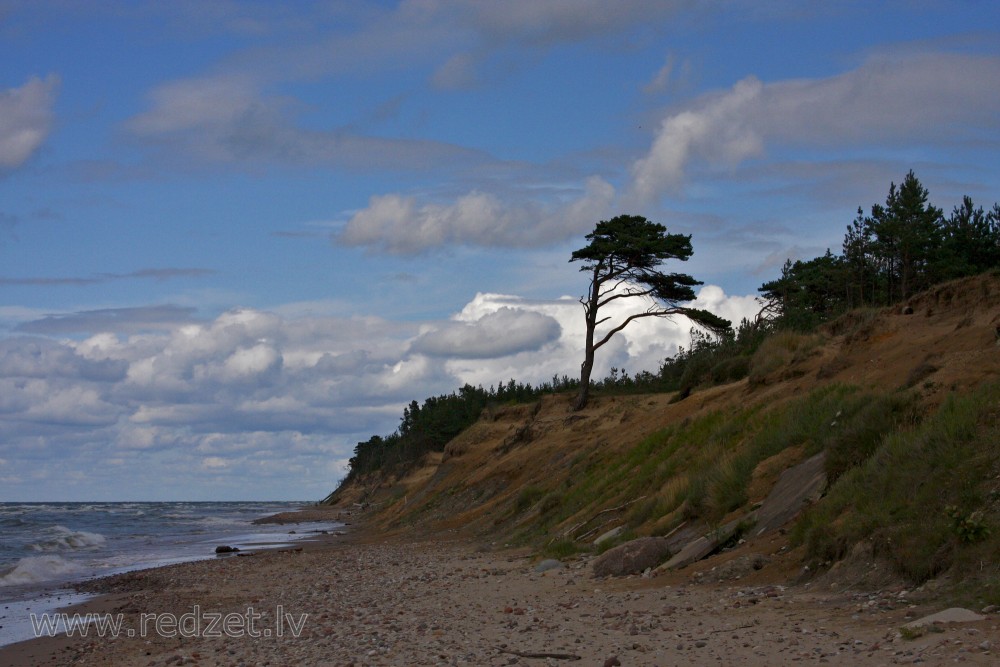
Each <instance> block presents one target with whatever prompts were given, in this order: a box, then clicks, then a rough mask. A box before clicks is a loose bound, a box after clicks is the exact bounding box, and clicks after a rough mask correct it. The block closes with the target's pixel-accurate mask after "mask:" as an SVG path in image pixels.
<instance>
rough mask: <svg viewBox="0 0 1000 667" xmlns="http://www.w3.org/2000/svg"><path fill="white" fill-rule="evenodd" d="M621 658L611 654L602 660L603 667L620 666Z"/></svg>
mask: <svg viewBox="0 0 1000 667" xmlns="http://www.w3.org/2000/svg"><path fill="white" fill-rule="evenodd" d="M621 664H622V663H621V660H619V659H618V656H617V655H613V656H611V657H610V658H608V659H607V660H605V661H604V667H621Z"/></svg>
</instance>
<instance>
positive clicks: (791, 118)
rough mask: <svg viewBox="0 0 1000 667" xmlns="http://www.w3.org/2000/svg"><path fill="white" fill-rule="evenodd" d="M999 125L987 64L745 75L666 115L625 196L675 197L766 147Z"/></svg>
mask: <svg viewBox="0 0 1000 667" xmlns="http://www.w3.org/2000/svg"><path fill="white" fill-rule="evenodd" d="M998 118H1000V58H995V57H992V58H991V57H981V56H971V55H956V54H941V53H924V54H907V55H903V56H899V57H885V56H880V57H873V58H871V59H870V60H869V61H867V62H866V63H864V64H863V65H862V66H861V67H859V68H857V69H854V70H851V71H849V72H846V73H844V74H840V75H837V76H833V77H828V78H825V79H801V80H788V81H780V82H775V83H763V82H761V81H760V80H758V79H757V78H756V77H753V76H750V77H747V78H745V79H743V80H742V81H739V82H738V83H736V84H735V85H734V86H733V87H732V88H731V89H730V90H728V91H724V92H720V93H713V94H709V95H705V96H702V97H701V98H699V99H697V100H695V101H694V102H692V103H689V104H686V105H684V106H683V107H682V108H680V109H674V110H672V111H671V112H670V113H669V114H668V115H667V116H666V117H665V118H664V119H663V121H662V122H661V123H660V126H659V128H658V130H657V132H656V136H655V138H654V140H653V144H652V146H651V147H650V149H649V152H648V153H647V154H646V155H645V156H644V157H642V158H640V159H639V160H636V161H635V163H634V164H633V165H632V179H633V180H632V186H631V190H632V193H633V194H634V195H636V196H637V197H639V199H640V200H649V199H652V198H655V197H657V196H659V195H661V194H664V193H669V192H676V191H677V190H678V189H679V188H680V187H681V186H682V185H683V184H684V182H685V180H686V177H687V173H688V171H689V170H690V169H691V168H692V166H693V165H709V166H712V167H719V166H722V167H731V166H733V165H736V164H738V163H740V162H743V161H745V160H747V159H749V158H754V157H757V156H760V155H763V154H764V152H765V151H766V150H767V148H768V146H772V145H774V146H789V145H791V146H799V147H829V146H833V147H838V148H843V147H846V146H862V147H864V146H867V147H871V146H883V147H892V146H893V145H895V144H896V143H897V142H898V141H899V140H901V139H902V140H905V141H906V142H907V143H908V144H910V145H912V144H913V143H914V142H917V143H919V144H925V145H932V144H934V143H938V142H947V141H952V140H955V139H957V138H962V137H963V136H969V134H970V132H972V131H974V130H975V128H976V127H982V126H989V127H993V128H996V126H997V125H998V120H997V119H998Z"/></svg>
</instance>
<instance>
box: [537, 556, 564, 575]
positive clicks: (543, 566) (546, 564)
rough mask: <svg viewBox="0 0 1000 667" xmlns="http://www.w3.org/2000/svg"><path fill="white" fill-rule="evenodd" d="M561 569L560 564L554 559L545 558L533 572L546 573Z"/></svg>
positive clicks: (561, 565)
mask: <svg viewBox="0 0 1000 667" xmlns="http://www.w3.org/2000/svg"><path fill="white" fill-rule="evenodd" d="M561 567H563V564H562V562H560V561H557V560H556V559H554V558H547V559H545V560H543V561H542V562H541V563H539V564H538V565H536V566H535V572H547V571H548V570H555V569H558V568H561Z"/></svg>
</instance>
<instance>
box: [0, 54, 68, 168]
mask: <svg viewBox="0 0 1000 667" xmlns="http://www.w3.org/2000/svg"><path fill="white" fill-rule="evenodd" d="M58 88H59V77H58V76H56V75H54V74H50V75H49V76H47V77H46V78H45V79H39V78H38V77H32V78H31V79H29V80H28V82H27V83H25V84H24V85H23V86H21V87H20V88H9V89H7V90H4V91H0V169H14V168H17V167H20V166H21V165H22V164H24V163H25V162H26V161H27V160H28V158H30V157H31V156H32V155H34V154H35V152H36V151H37V150H38V149H39V148H40V147H41V145H42V144H43V143H45V140H46V139H47V138H48V136H49V133H50V132H51V131H52V117H53V114H52V106H53V105H54V104H55V99H56V91H57V89H58Z"/></svg>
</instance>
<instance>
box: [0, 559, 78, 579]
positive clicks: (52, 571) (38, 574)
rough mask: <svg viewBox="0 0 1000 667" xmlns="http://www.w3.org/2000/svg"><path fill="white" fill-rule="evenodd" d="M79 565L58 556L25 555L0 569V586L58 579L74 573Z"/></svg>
mask: <svg viewBox="0 0 1000 667" xmlns="http://www.w3.org/2000/svg"><path fill="white" fill-rule="evenodd" d="M81 569H82V568H81V567H80V566H79V565H77V564H76V563H74V562H72V561H68V560H66V559H65V558H61V557H59V556H55V555H50V556H27V557H25V558H22V559H21V560H19V561H17V563H16V564H15V565H14V567H12V568H10V569H8V570H6V571H0V586H17V585H18V584H34V583H38V582H40V581H49V580H52V579H59V578H62V577H65V576H67V575H71V574H76V573H78V572H80V571H81Z"/></svg>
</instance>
